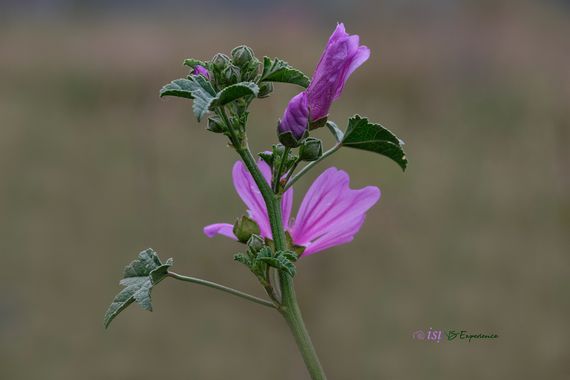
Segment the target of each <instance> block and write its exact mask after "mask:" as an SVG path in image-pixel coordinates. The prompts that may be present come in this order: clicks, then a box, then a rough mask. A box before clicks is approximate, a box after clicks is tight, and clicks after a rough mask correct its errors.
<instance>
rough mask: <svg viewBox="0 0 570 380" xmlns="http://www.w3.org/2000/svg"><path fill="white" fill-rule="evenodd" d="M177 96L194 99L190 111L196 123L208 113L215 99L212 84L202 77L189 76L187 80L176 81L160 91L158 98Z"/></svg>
mask: <svg viewBox="0 0 570 380" xmlns="http://www.w3.org/2000/svg"><path fill="white" fill-rule="evenodd" d="M163 96H178V97H182V98H188V99H194V103H193V104H192V110H193V111H194V115H196V118H197V119H198V121H200V120H201V119H202V117H203V116H204V115H205V114H206V112H208V110H209V108H210V104H211V103H212V101H213V100H214V98H215V97H216V91H214V88H213V87H212V84H211V83H210V82H209V81H208V80H207V79H206V78H204V77H203V76H202V75H191V76H189V77H188V79H176V80H174V81H172V82H170V83H169V84H167V85H166V86H164V87H163V88H162V89H161V90H160V97H163Z"/></svg>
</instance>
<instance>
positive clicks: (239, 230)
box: [233, 215, 260, 243]
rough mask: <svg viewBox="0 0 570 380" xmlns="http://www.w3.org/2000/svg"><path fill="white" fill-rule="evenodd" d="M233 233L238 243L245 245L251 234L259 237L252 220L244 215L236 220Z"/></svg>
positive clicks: (256, 226)
mask: <svg viewBox="0 0 570 380" xmlns="http://www.w3.org/2000/svg"><path fill="white" fill-rule="evenodd" d="M233 232H234V235H236V237H237V239H238V240H239V241H240V242H242V243H247V241H248V240H249V238H250V237H251V236H252V235H253V234H256V235H259V232H260V230H259V226H258V225H257V223H256V222H255V221H254V220H253V219H251V218H249V217H247V216H245V215H244V216H242V217H241V218H238V219H237V220H236V222H235V224H234V230H233Z"/></svg>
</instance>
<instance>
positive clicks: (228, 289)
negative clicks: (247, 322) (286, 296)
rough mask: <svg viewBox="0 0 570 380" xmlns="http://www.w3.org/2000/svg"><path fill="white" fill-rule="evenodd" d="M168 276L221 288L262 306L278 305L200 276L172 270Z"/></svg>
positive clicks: (274, 306) (273, 306)
mask: <svg viewBox="0 0 570 380" xmlns="http://www.w3.org/2000/svg"><path fill="white" fill-rule="evenodd" d="M168 276H169V277H172V278H175V279H177V280H180V281H186V282H192V283H194V284H199V285H204V286H207V287H209V288H213V289H217V290H221V291H222V292H226V293H229V294H233V295H234V296H238V297H241V298H243V299H246V300H248V301H251V302H255V303H257V304H260V305H263V306H268V307H272V308H276V307H278V306H276V305H274V304H273V303H272V302H270V301H266V300H264V299H261V298H258V297H256V296H252V295H251V294H247V293H244V292H241V291H239V290H236V289H233V288H230V287H227V286H224V285H220V284H217V283H215V282H212V281H208V280H202V279H201V278H196V277H189V276H183V275H181V274H178V273H174V272H168Z"/></svg>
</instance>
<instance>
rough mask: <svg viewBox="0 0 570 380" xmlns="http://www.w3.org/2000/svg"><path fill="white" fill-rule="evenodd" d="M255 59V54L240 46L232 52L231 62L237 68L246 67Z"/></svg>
mask: <svg viewBox="0 0 570 380" xmlns="http://www.w3.org/2000/svg"><path fill="white" fill-rule="evenodd" d="M254 59H255V54H254V53H253V50H251V48H250V47H248V46H245V45H241V46H238V47H235V48H234V49H233V50H232V62H233V64H234V65H236V66H239V67H247V66H249V63H250V62H251V61H252V60H254Z"/></svg>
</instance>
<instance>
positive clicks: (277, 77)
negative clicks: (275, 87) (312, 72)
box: [260, 57, 310, 88]
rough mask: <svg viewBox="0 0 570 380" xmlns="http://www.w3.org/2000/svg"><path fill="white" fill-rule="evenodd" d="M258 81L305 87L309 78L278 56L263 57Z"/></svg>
mask: <svg viewBox="0 0 570 380" xmlns="http://www.w3.org/2000/svg"><path fill="white" fill-rule="evenodd" d="M260 82H282V83H291V84H296V85H299V86H301V87H303V88H307V87H308V86H309V83H310V79H309V77H308V76H307V75H305V74H303V73H302V72H301V71H300V70H297V69H295V68H294V67H292V66H290V65H289V64H288V63H287V62H285V61H283V60H281V59H279V58H274V59H271V58H269V57H263V72H262V74H261V79H260Z"/></svg>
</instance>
